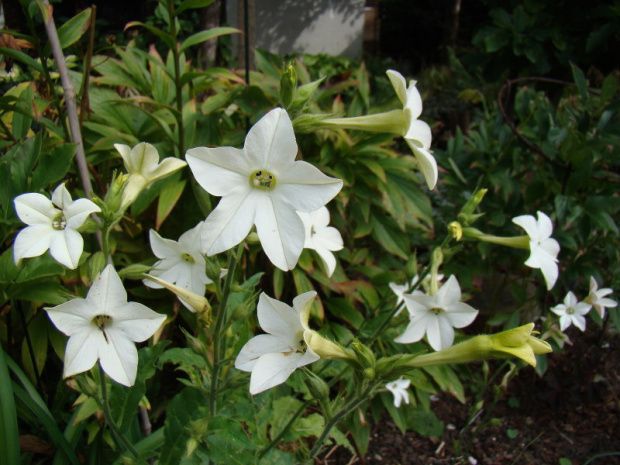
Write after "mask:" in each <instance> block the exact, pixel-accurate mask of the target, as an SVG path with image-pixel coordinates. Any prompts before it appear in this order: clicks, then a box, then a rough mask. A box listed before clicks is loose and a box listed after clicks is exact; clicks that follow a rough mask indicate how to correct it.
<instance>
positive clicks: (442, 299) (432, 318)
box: [394, 276, 478, 350]
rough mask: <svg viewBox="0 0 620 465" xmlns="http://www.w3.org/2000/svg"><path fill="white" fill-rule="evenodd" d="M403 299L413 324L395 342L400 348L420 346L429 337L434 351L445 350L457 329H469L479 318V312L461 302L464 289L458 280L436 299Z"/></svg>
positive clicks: (454, 278) (449, 282)
mask: <svg viewBox="0 0 620 465" xmlns="http://www.w3.org/2000/svg"><path fill="white" fill-rule="evenodd" d="M404 299H405V305H406V306H407V310H408V311H409V318H410V321H409V324H408V325H407V328H406V329H405V332H404V333H403V334H401V335H400V336H399V337H397V338H396V339H394V340H395V341H396V342H399V343H401V344H410V343H412V342H417V341H419V340H420V339H422V338H423V337H424V334H426V335H427V337H428V342H429V344H430V345H431V347H432V348H433V349H435V350H442V349H446V348H448V347H450V346H451V345H452V343H453V342H454V328H464V327H465V326H468V325H470V324H471V323H472V322H473V321H474V320H475V319H476V316H477V315H478V310H475V309H474V308H472V307H471V306H469V305H467V304H466V303H464V302H461V286H459V282H458V281H457V279H456V277H455V276H450V278H448V281H446V283H445V284H444V285H443V286H441V288H440V289H439V290H438V291H437V293H436V294H435V295H432V296H431V295H408V294H405V295H404Z"/></svg>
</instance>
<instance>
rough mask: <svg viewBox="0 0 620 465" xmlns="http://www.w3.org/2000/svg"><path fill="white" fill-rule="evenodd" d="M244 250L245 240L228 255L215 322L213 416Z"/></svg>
mask: <svg viewBox="0 0 620 465" xmlns="http://www.w3.org/2000/svg"><path fill="white" fill-rule="evenodd" d="M242 250H243V242H241V244H239V246H238V247H237V250H236V252H235V253H234V254H233V253H231V254H230V255H229V256H228V273H227V274H226V281H224V288H223V289H222V300H220V306H219V307H220V308H219V311H218V313H217V320H216V322H215V329H214V331H213V371H212V372H211V393H210V395H209V412H210V414H211V416H212V417H213V416H215V412H216V409H217V405H216V401H215V399H216V397H217V390H218V383H219V376H220V368H221V366H220V365H221V358H222V344H223V342H224V341H225V339H226V338H225V337H224V336H225V335H224V334H222V333H223V331H222V328H223V327H224V322H225V321H226V313H227V307H228V298H229V297H230V288H231V285H232V281H233V279H234V277H235V269H236V268H237V264H238V262H239V258H240V255H241V251H242Z"/></svg>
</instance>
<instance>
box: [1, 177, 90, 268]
mask: <svg viewBox="0 0 620 465" xmlns="http://www.w3.org/2000/svg"><path fill="white" fill-rule="evenodd" d="M13 202H14V204H15V211H16V212H17V216H18V217H19V219H20V220H22V221H23V222H24V223H26V224H27V225H28V227H27V228H24V229H22V230H21V231H20V232H19V233H18V234H17V237H16V238H15V243H14V244H13V258H14V259H15V263H16V264H18V263H19V261H20V260H21V259H22V258H30V257H38V256H39V255H42V254H44V253H45V251H46V250H47V249H49V251H50V254H51V255H52V257H54V259H55V260H56V261H57V262H59V263H61V264H63V265H64V266H66V267H67V268H71V269H75V268H77V266H78V263H79V261H80V257H81V255H82V251H83V249H84V239H82V236H81V235H80V233H79V232H77V229H78V228H79V227H80V226H82V224H83V223H84V221H86V218H87V217H88V215H90V214H91V213H95V212H100V211H101V209H100V208H99V207H98V206H97V205H95V204H94V203H93V202H91V201H90V200H88V199H77V200H75V201H74V200H72V199H71V194H69V191H67V188H66V187H65V185H64V183H63V184H61V185H59V186H58V187H57V188H56V189H55V190H54V192H53V193H52V200H51V201H50V199H48V198H47V197H45V196H44V195H42V194H35V193H29V194H22V195H19V196H17V197H15V199H14V200H13Z"/></svg>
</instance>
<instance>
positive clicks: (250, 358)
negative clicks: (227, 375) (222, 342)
mask: <svg viewBox="0 0 620 465" xmlns="http://www.w3.org/2000/svg"><path fill="white" fill-rule="evenodd" d="M291 350H292V348H291V347H290V345H289V344H288V343H287V342H286V341H284V340H283V339H280V338H279V337H276V336H272V335H271V334H259V335H258V336H254V337H253V338H252V339H250V340H249V341H248V342H246V344H245V345H244V346H243V347H242V348H241V351H240V352H239V355H237V358H236V359H235V368H237V369H238V370H242V371H252V370H253V369H254V365H255V364H256V360H258V358H259V357H261V356H262V355H265V354H268V353H274V352H290V351H291Z"/></svg>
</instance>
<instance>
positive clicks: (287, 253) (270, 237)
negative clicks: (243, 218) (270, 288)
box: [254, 196, 305, 271]
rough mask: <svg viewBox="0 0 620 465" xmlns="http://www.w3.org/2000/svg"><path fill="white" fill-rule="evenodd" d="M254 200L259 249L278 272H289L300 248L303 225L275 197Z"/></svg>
mask: <svg viewBox="0 0 620 465" xmlns="http://www.w3.org/2000/svg"><path fill="white" fill-rule="evenodd" d="M257 200H258V202H257V205H256V208H257V214H256V217H255V218H254V224H256V232H257V234H258V237H259V239H260V242H261V245H262V246H263V249H264V250H265V253H266V254H267V256H268V257H269V260H271V263H273V264H274V265H275V266H277V267H278V268H280V269H281V270H284V271H288V270H292V269H293V268H295V265H297V260H298V259H299V255H300V254H301V251H302V249H303V247H304V239H305V234H304V225H303V223H302V221H301V219H300V218H299V216H298V215H297V213H296V212H295V210H293V209H292V208H290V207H288V206H287V205H285V204H283V203H282V201H281V200H280V199H279V197H270V196H260V197H258V199H257Z"/></svg>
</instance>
